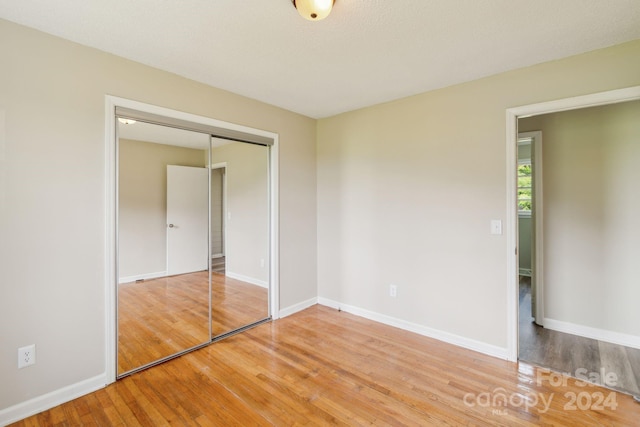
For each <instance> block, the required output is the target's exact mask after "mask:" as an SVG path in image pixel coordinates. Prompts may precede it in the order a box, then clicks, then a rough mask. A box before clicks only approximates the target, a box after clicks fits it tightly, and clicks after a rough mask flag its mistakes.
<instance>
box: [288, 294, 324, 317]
mask: <svg viewBox="0 0 640 427" xmlns="http://www.w3.org/2000/svg"><path fill="white" fill-rule="evenodd" d="M317 303H318V298H315V297H314V298H311V299H308V300H306V301H302V302H300V303H298V304H294V305H290V306H289V307H287V308H284V309H282V310H280V312H279V315H280V319H282V318H283V317H287V316H291V315H292V314H294V313H297V312H299V311H302V310H304V309H306V308H309V307H311V306H312V305H316V304H317Z"/></svg>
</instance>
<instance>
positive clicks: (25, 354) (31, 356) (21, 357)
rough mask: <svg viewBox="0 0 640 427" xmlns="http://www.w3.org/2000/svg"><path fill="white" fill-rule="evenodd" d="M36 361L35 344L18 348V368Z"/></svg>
mask: <svg viewBox="0 0 640 427" xmlns="http://www.w3.org/2000/svg"><path fill="white" fill-rule="evenodd" d="M35 363H36V345H35V344H31V345H27V346H25V347H20V348H19V349H18V369H22V368H26V367H27V366H31V365H34V364H35Z"/></svg>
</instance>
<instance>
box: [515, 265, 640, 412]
mask: <svg viewBox="0 0 640 427" xmlns="http://www.w3.org/2000/svg"><path fill="white" fill-rule="evenodd" d="M519 335H520V342H519V344H520V346H519V358H520V360H524V361H527V362H529V363H533V364H536V365H539V366H543V367H547V368H550V369H553V370H556V371H560V372H568V373H572V374H573V375H575V373H576V370H578V369H583V370H584V371H586V372H589V373H591V372H597V373H599V372H601V369H604V370H605V372H607V373H612V374H615V375H616V377H617V380H616V381H615V385H613V384H611V387H612V388H614V389H616V390H620V391H623V392H625V393H630V394H633V395H635V396H640V388H639V387H638V386H639V385H640V350H638V349H634V348H630V347H625V346H621V345H617V344H611V343H608V342H603V341H598V340H594V339H591V338H585V337H580V336H577V335H572V334H567V333H563V332H558V331H553V330H551V329H545V328H543V327H541V326H538V325H536V324H535V323H534V322H533V318H532V317H531V282H530V279H529V278H528V277H522V278H521V280H520V323H519ZM584 371H582V372H580V374H581V375H583V376H584V375H585V374H583V372H584ZM638 425H640V421H639V422H638Z"/></svg>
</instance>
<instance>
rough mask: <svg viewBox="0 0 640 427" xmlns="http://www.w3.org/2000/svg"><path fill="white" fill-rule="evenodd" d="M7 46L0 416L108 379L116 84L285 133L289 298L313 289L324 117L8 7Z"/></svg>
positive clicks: (0, 191) (283, 237)
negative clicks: (121, 52)
mask: <svg viewBox="0 0 640 427" xmlns="http://www.w3.org/2000/svg"><path fill="white" fill-rule="evenodd" d="M0 57H1V58H2V66H1V67H0V117H2V116H4V118H5V120H4V126H3V127H2V128H0V135H4V138H0V142H2V145H0V179H1V181H0V325H2V327H1V328H0V343H1V345H0V378H1V379H2V380H1V383H2V385H1V386H0V417H3V416H6V414H7V413H13V412H11V411H13V410H17V409H16V408H19V407H17V406H15V405H18V404H20V403H24V402H29V401H30V399H35V398H36V397H39V396H43V395H44V394H45V393H50V392H59V391H60V390H67V392H69V393H70V392H71V391H73V388H70V389H65V387H73V386H76V385H78V384H81V385H82V387H85V386H86V384H87V382H88V383H89V384H95V383H99V382H100V381H104V375H105V326H106V325H105V279H104V278H105V186H106V182H105V161H106V157H105V156H106V153H105V111H104V108H105V95H106V94H110V95H114V96H118V97H123V98H128V99H133V100H137V101H141V102H145V103H148V104H153V105H159V106H162V107H167V108H171V109H174V110H179V111H185V112H188V113H193V114H197V115H201V116H206V117H212V118H216V119H220V120H224V121H228V122H232V123H238V124H242V125H246V126H250V127H254V128H258V129H264V130H267V131H272V132H276V133H278V134H279V167H280V169H279V173H280V181H279V182H280V188H279V197H280V206H279V208H280V263H281V265H280V304H281V307H283V308H286V307H288V306H290V305H293V304H296V303H299V302H301V301H306V300H308V299H310V298H313V297H315V295H316V292H317V288H316V269H315V264H316V237H315V236H316V200H315V191H316V190H315V188H316V173H315V168H316V159H315V131H316V123H315V121H314V120H312V119H310V118H307V117H303V116H300V115H298V114H294V113H291V112H288V111H285V110H282V109H279V108H276V107H272V106H269V105H266V104H263V103H260V102H257V101H253V100H250V99H247V98H244V97H241V96H237V95H234V94H231V93H229V92H225V91H222V90H219V89H215V88H212V87H208V86H205V85H202V84H199V83H196V82H194V81H191V80H187V79H184V78H181V77H178V76H176V75H174V74H171V73H167V72H162V71H159V70H155V69H153V68H150V67H147V66H144V65H141V64H137V63H134V62H131V61H127V60H125V59H122V58H118V57H115V56H113V55H109V54H106V53H103V52H100V51H97V50H95V49H90V48H87V47H84V46H80V45H77V44H74V43H71V42H68V41H64V40H62V39H59V38H56V37H53V36H49V35H45V34H43V33H40V32H38V31H35V30H31V29H27V28H25V27H22V26H19V25H15V24H13V23H9V22H7V21H2V20H0ZM0 123H2V120H0ZM28 344H36V348H37V364H36V365H34V366H32V367H29V368H26V369H21V370H18V368H17V349H18V347H20V346H24V345H28ZM82 387H81V388H82ZM70 390H71V391H70ZM7 411H9V412H7Z"/></svg>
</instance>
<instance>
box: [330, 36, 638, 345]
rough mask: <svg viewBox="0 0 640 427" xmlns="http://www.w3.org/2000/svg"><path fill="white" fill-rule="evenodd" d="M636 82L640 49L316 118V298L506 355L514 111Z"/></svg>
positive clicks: (630, 46) (625, 48)
mask: <svg viewBox="0 0 640 427" xmlns="http://www.w3.org/2000/svg"><path fill="white" fill-rule="evenodd" d="M634 85H640V41H636V42H632V43H627V44H623V45H620V46H616V47H612V48H608V49H604V50H599V51H594V52H591V53H587V54H583V55H579V56H575V57H571V58H567V59H562V60H558V61H553V62H549V63H545V64H541V65H537V66H533V67H529V68H525V69H520V70H516V71H512V72H508V73H504V74H500V75H496V76H492V77H488V78H484V79H481V80H477V81H473V82H470V83H466V84H461V85H457V86H452V87H449V88H445V89H442V90H436V91H432V92H429V93H425V94H421V95H417V96H413V97H410V98H406V99H402V100H399V101H395V102H390V103H386V104H382V105H377V106H374V107H371V108H366V109H362V110H358V111H353V112H349V113H345V114H341V115H338V116H336V117H332V118H327V119H323V120H320V121H319V124H318V292H319V295H320V297H323V298H327V299H329V300H332V301H338V302H340V303H342V304H346V305H350V306H354V307H358V308H360V309H362V310H367V311H369V312H374V313H378V314H381V315H385V316H389V317H392V318H394V319H399V320H401V321H404V322H409V323H411V324H412V325H415V326H417V327H422V328H426V329H428V330H431V331H433V330H435V331H439V332H443V333H445V334H450V335H453V336H456V337H462V338H464V339H466V340H468V341H467V342H474V343H478V342H479V343H482V344H484V345H488V346H494V347H495V348H498V349H503V350H504V353H505V354H506V346H507V337H508V331H507V291H506V286H507V275H506V272H507V265H506V260H507V240H508V239H507V236H505V235H502V236H496V235H491V234H490V226H489V225H490V221H491V220H492V219H502V220H503V221H504V220H505V218H506V210H507V206H506V175H507V173H506V163H507V162H506V158H505V153H506V148H505V145H506V143H505V129H506V123H505V116H506V114H505V110H506V109H507V108H510V107H516V106H520V105H528V104H533V103H537V102H542V101H548V100H555V99H561V98H567V97H571V96H576V95H583V94H589V93H594V92H600V91H605V90H611V89H617V88H622V87H628V86H634ZM390 283H393V284H395V285H397V287H398V288H397V297H396V298H391V297H389V296H388V295H389V291H388V285H389V284H390ZM636 301H637V299H636Z"/></svg>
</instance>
